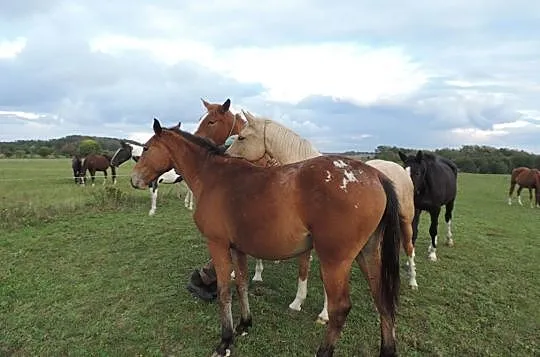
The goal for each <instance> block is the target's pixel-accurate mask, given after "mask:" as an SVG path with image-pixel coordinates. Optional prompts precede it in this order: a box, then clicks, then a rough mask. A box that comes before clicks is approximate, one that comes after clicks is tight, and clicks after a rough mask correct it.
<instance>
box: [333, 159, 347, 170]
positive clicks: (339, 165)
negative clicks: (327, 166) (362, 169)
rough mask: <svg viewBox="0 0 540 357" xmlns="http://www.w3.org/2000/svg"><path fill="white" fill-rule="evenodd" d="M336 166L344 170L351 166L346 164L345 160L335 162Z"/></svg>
mask: <svg viewBox="0 0 540 357" xmlns="http://www.w3.org/2000/svg"><path fill="white" fill-rule="evenodd" d="M334 166H335V167H338V168H340V169H342V168H344V167H347V166H349V165H347V164H346V163H344V162H343V160H336V161H334Z"/></svg>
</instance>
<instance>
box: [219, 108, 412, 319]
mask: <svg viewBox="0 0 540 357" xmlns="http://www.w3.org/2000/svg"><path fill="white" fill-rule="evenodd" d="M244 116H245V117H246V119H247V125H246V126H245V127H244V129H242V131H241V132H240V134H239V136H238V139H237V140H235V142H234V143H233V144H232V145H231V147H230V148H229V149H227V151H226V153H227V154H229V155H230V156H233V157H242V158H245V159H247V160H249V161H252V160H256V159H258V158H260V157H262V156H263V155H265V154H267V155H269V156H271V157H272V158H274V159H275V160H277V161H278V162H280V163H281V164H284V165H285V164H291V163H294V162H299V161H303V160H306V159H309V158H313V157H317V156H321V155H322V154H321V153H320V152H319V151H317V150H316V149H315V148H314V147H313V146H312V145H311V143H310V142H309V141H308V140H306V139H304V138H302V137H300V136H299V135H298V134H297V133H295V132H294V131H292V130H290V129H289V128H287V127H285V126H283V125H281V124H279V123H277V122H275V121H273V120H270V119H267V118H261V117H255V116H254V115H253V114H251V113H249V112H244ZM366 164H368V165H370V166H373V167H375V168H377V169H378V170H380V171H382V172H383V173H384V174H385V175H386V176H388V178H390V180H392V182H393V184H394V186H395V188H396V191H397V194H398V199H399V201H400V208H401V211H400V216H401V230H402V232H403V236H402V238H403V248H404V249H405V251H406V253H407V255H408V257H409V261H408V263H409V285H410V286H411V288H413V289H416V288H417V287H418V284H417V282H416V269H415V263H414V247H413V245H412V221H413V218H414V202H413V200H414V199H413V184H412V181H411V179H410V177H409V175H408V174H407V172H406V171H405V170H404V169H403V167H401V166H400V165H398V164H396V163H394V162H391V161H384V160H371V161H368V162H366ZM327 180H330V178H327ZM309 257H310V252H306V254H304V255H301V256H299V259H298V289H297V293H296V297H295V299H294V301H293V302H292V303H291V304H290V305H289V308H291V309H292V310H296V311H300V310H301V309H302V303H303V302H304V300H305V299H306V296H307V276H308V273H309ZM327 321H328V312H327V306H326V298H325V304H324V307H323V309H322V311H321V313H320V314H319V316H318V319H317V322H320V323H323V324H324V323H326V322H327Z"/></svg>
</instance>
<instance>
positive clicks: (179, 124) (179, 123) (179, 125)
mask: <svg viewBox="0 0 540 357" xmlns="http://www.w3.org/2000/svg"><path fill="white" fill-rule="evenodd" d="M181 127H182V122H181V121H179V122H178V129H180V128H181Z"/></svg>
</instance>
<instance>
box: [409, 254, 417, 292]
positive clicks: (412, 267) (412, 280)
mask: <svg viewBox="0 0 540 357" xmlns="http://www.w3.org/2000/svg"><path fill="white" fill-rule="evenodd" d="M414 256H415V253H414V249H413V252H412V255H411V256H410V257H408V259H407V265H408V267H409V286H410V287H411V289H418V283H417V282H416V263H415V262H414Z"/></svg>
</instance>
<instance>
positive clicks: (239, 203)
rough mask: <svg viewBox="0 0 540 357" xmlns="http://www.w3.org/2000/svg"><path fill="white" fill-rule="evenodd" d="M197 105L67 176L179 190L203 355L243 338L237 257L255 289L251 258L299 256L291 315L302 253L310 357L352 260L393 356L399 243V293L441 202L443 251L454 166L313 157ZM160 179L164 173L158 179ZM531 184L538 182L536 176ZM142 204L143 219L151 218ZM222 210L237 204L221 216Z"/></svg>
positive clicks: (265, 128)
mask: <svg viewBox="0 0 540 357" xmlns="http://www.w3.org/2000/svg"><path fill="white" fill-rule="evenodd" d="M202 102H203V105H204V107H205V108H206V113H205V114H204V115H203V117H202V118H201V119H200V123H199V126H198V128H197V130H196V131H195V133H194V134H190V133H188V132H185V131H183V130H181V125H180V124H178V125H176V126H174V127H171V128H163V127H162V126H161V124H160V122H159V121H158V120H157V119H154V124H153V130H154V135H153V136H152V137H151V138H150V140H149V141H148V142H147V143H145V144H144V145H136V144H132V143H125V142H123V143H122V147H121V148H120V149H118V150H117V152H116V153H115V155H114V156H113V157H112V158H108V157H106V156H102V158H100V159H99V160H98V159H97V158H96V157H95V156H88V157H86V158H85V159H84V160H82V163H81V169H80V171H79V173H78V174H77V173H76V172H75V166H74V177H75V181H76V182H82V183H83V184H84V173H85V172H86V170H89V171H90V173H91V175H92V184H93V182H94V173H95V171H96V170H106V166H110V167H111V170H112V172H113V182H116V181H115V178H116V177H115V170H114V168H115V167H118V166H119V165H120V164H122V163H123V162H126V161H127V160H129V159H133V160H134V161H135V162H136V163H135V166H134V167H133V169H132V173H131V185H132V186H133V187H134V188H138V189H146V188H148V187H150V188H151V189H155V190H154V191H153V192H156V190H157V184H158V183H161V182H170V183H172V182H180V181H184V182H185V184H186V185H187V187H188V195H186V201H185V204H186V206H187V207H188V208H190V209H193V203H194V206H195V208H194V214H193V218H194V221H195V224H196V226H197V228H198V229H199V231H200V232H201V233H202V235H203V236H204V237H205V239H206V243H207V247H208V250H209V252H210V255H211V258H212V262H213V265H214V267H215V271H216V276H217V286H218V302H219V311H220V321H221V340H220V342H219V344H218V345H217V347H216V348H215V350H214V353H213V355H212V356H228V355H230V353H231V348H232V345H233V343H234V338H235V337H236V336H243V335H245V334H247V332H248V329H249V327H250V326H251V325H252V316H251V312H250V309H249V299H248V293H247V291H248V285H247V273H248V269H247V256H252V257H254V258H256V259H257V264H256V267H255V276H254V277H253V280H259V281H262V275H261V273H262V271H263V265H262V260H282V259H289V258H292V257H298V287H297V293H296V297H295V299H294V301H293V302H292V303H291V304H290V305H289V307H290V308H291V309H293V310H300V309H301V305H302V303H303V302H304V300H305V299H306V295H307V277H308V272H309V266H310V262H311V257H312V251H313V250H314V251H315V253H316V254H317V257H318V259H319V263H320V273H321V278H322V281H323V286H324V297H325V299H324V306H323V309H322V311H321V313H320V314H319V316H318V321H320V322H323V323H325V324H327V330H326V334H325V336H324V339H323V341H322V343H321V344H320V346H319V348H318V350H317V354H316V355H317V356H332V355H333V352H334V348H335V344H336V342H337V340H338V338H339V335H340V334H341V330H342V328H343V326H344V324H345V321H346V319H347V315H348V313H349V310H350V309H351V302H350V296H349V286H348V284H349V279H348V276H349V273H350V269H351V267H352V264H353V262H354V261H356V262H357V263H358V264H359V266H360V268H361V270H362V272H363V274H364V277H365V278H366V280H367V281H368V285H369V288H370V291H371V295H372V298H373V300H374V303H375V306H376V308H377V311H378V313H379V315H380V336H381V345H380V355H381V356H397V346H396V334H395V314H396V308H397V304H398V298H399V288H400V272H399V270H400V269H399V251H400V245H402V246H403V249H404V251H405V253H406V254H407V267H408V277H409V286H410V287H411V288H413V289H417V288H418V284H417V282H416V269H415V263H414V257H415V245H416V239H417V236H418V224H419V218H420V213H421V212H422V211H427V212H429V214H430V218H431V224H430V227H429V233H430V237H431V242H430V245H429V248H428V258H429V259H430V260H432V261H435V260H436V259H437V256H436V249H437V243H438V242H437V238H438V218H439V214H440V211H441V208H442V207H443V206H444V207H445V215H444V218H445V222H446V228H447V230H446V244H447V245H448V246H453V245H454V240H453V235H452V213H453V208H454V203H455V200H456V195H457V172H458V169H457V167H456V165H455V164H454V163H453V162H452V161H451V160H448V159H446V158H443V157H440V156H438V155H435V154H431V153H423V152H422V151H418V152H417V153H416V154H415V155H406V154H404V153H402V152H399V157H400V159H401V160H402V162H403V165H399V164H396V163H393V162H390V161H384V160H370V161H367V162H365V163H364V162H361V161H359V160H355V159H351V158H349V157H345V156H340V155H322V154H321V153H320V152H319V151H317V150H316V149H315V148H313V146H312V145H311V144H310V143H309V141H307V140H306V139H304V138H301V137H300V136H299V135H297V134H296V133H294V132H293V131H292V130H290V129H288V128H286V127H285V126H283V125H281V124H279V123H277V122H275V121H273V120H271V119H268V118H263V117H258V116H255V115H253V114H251V113H249V112H246V111H243V116H244V117H245V119H244V118H242V116H241V115H240V114H233V113H232V112H231V111H230V104H231V102H230V100H229V99H227V100H226V101H225V102H224V103H223V104H211V103H208V102H206V101H205V100H202ZM231 138H232V139H233V140H231ZM79 160H80V159H79ZM73 163H74V165H75V164H76V160H75V158H74V161H73ZM103 167H105V168H104V169H103ZM535 174H536V175H537V176H534V175H535ZM164 175H169V176H170V177H169V178H168V181H166V180H165V179H164V177H165V176H164ZM523 175H524V174H523ZM105 177H106V172H105ZM532 177H533V178H534V179H533V181H534V182H540V174H538V173H534V174H533V175H532ZM160 179H163V180H162V181H160ZM512 182H513V183H512V189H511V191H510V195H511V194H512V191H513V187H514V186H515V184H518V185H520V188H519V189H518V195H519V192H520V191H521V189H522V187H527V186H524V185H525V181H524V179H521V175H519V174H516V177H515V178H514V174H513V175H512ZM539 187H540V186H539ZM188 196H189V197H191V198H190V202H188ZM152 197H153V201H152V202H153V205H152V208H153V211H152V209H151V211H150V214H153V213H155V200H154V195H153V196H152ZM538 197H539V194H538V189H537V199H538ZM188 203H189V204H188ZM509 203H511V200H510V198H509ZM520 203H521V200H520ZM538 203H540V201H538ZM231 206H234V207H238V208H237V209H234V210H231V209H230V207H231ZM233 273H234V276H235V279H234V281H235V285H236V289H237V293H238V297H239V303H240V315H241V317H240V321H239V323H238V325H237V326H236V327H233V317H232V308H231V305H232V297H231V292H230V287H229V284H230V281H231V274H233Z"/></svg>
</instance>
